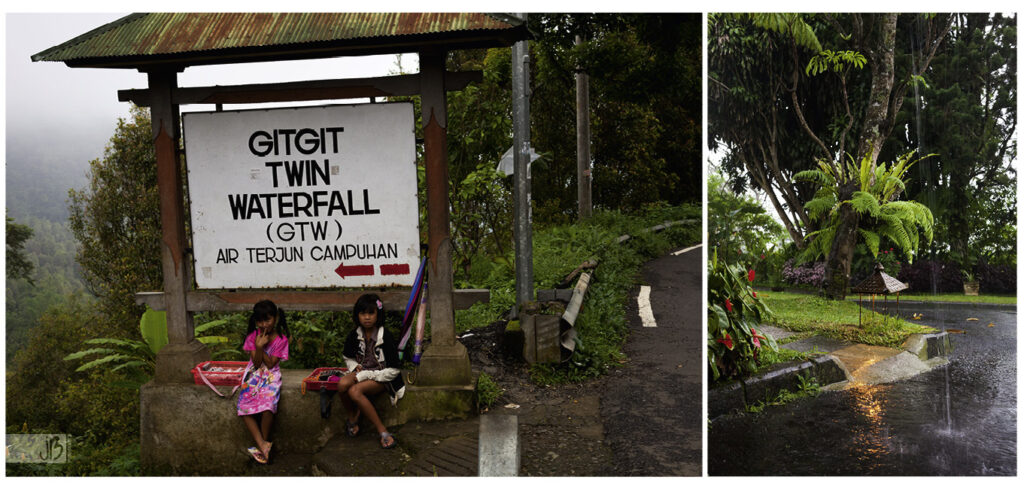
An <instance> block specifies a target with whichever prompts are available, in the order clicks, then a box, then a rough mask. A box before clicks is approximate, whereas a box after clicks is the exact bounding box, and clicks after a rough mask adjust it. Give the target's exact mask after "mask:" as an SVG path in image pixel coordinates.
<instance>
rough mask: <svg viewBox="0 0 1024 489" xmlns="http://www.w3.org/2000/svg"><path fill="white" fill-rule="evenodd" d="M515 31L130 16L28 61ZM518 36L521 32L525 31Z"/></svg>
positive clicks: (350, 19) (348, 20) (488, 18)
mask: <svg viewBox="0 0 1024 489" xmlns="http://www.w3.org/2000/svg"><path fill="white" fill-rule="evenodd" d="M499 19H501V20H499ZM520 24H521V22H517V20H516V19H514V18H511V17H508V16H501V15H488V14H481V13H351V12H348V13H217V12H214V13H145V14H131V15H128V16H125V17H123V18H121V19H118V20H116V21H114V22H111V23H109V24H107V25H104V26H101V27H99V28H97V29H94V30H92V31H90V32H87V33H85V34H83V35H81V36H78V37H76V38H74V39H71V40H69V41H67V42H64V43H62V44H60V45H57V46H54V47H52V48H50V49H47V50H45V51H43V52H40V53H38V54H36V55H34V56H32V60H33V61H64V62H70V61H76V60H79V61H80V60H89V59H109V58H115V57H130V58H138V59H142V58H147V57H159V56H166V55H183V54H188V53H200V52H209V51H218V50H238V49H250V50H252V49H255V50H257V51H259V50H260V49H261V48H263V49H265V48H282V47H288V46H293V47H294V46H296V45H299V46H301V45H303V44H319V45H323V44H324V43H327V44H330V43H337V42H347V44H348V45H352V43H351V41H353V40H368V41H372V42H373V43H374V44H377V45H380V44H381V43H382V42H383V43H385V44H386V43H387V41H388V40H389V39H391V40H394V39H396V38H402V37H403V36H419V37H424V36H426V37H431V36H434V37H437V36H444V38H446V39H458V38H459V37H460V36H462V37H467V36H473V35H479V34H480V33H484V32H486V31H507V30H511V29H517V28H519V27H521V26H520ZM517 30H522V32H525V29H517ZM518 37H520V38H525V37H526V35H525V34H520V35H519V36H518ZM229 52H230V51H229ZM178 57H179V58H180V57H181V56H178Z"/></svg>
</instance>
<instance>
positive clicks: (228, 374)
mask: <svg viewBox="0 0 1024 489" xmlns="http://www.w3.org/2000/svg"><path fill="white" fill-rule="evenodd" d="M248 364H249V362H214V361H209V362H201V363H200V364H199V365H196V366H195V367H194V368H193V369H192V378H193V379H195V382H196V384H205V382H203V379H202V378H200V377H199V371H200V370H201V371H202V372H203V375H204V376H205V377H206V380H209V381H210V383H211V384H213V385H238V384H240V383H241V382H242V374H243V373H245V366H246V365H248Z"/></svg>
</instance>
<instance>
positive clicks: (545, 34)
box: [530, 14, 701, 221]
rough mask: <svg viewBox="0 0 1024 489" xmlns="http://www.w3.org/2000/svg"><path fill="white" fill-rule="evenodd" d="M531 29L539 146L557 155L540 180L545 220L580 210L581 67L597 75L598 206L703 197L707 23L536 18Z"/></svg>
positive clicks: (676, 17) (651, 17) (593, 83)
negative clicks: (703, 37)
mask: <svg viewBox="0 0 1024 489" xmlns="http://www.w3.org/2000/svg"><path fill="white" fill-rule="evenodd" d="M530 24H531V28H532V29H533V30H534V31H535V32H537V33H538V39H537V40H536V41H535V42H532V43H531V44H532V48H531V49H532V58H531V59H532V64H533V70H532V72H533V74H532V95H531V105H532V107H533V110H532V111H531V122H532V139H533V146H534V148H536V149H537V150H538V151H540V152H542V153H545V154H547V155H549V158H547V159H546V161H544V162H543V163H542V164H539V165H535V167H534V169H533V174H532V176H533V183H532V187H533V195H534V200H535V202H537V209H536V215H537V219H538V220H541V221H552V220H568V219H570V218H571V217H573V216H574V215H575V213H576V211H577V208H576V202H575V200H576V191H575V189H576V173H577V172H576V139H575V134H576V107H575V96H574V93H575V71H576V67H577V66H580V67H582V68H583V69H585V70H586V71H587V73H588V74H589V75H590V98H591V114H592V116H591V134H592V153H591V154H592V158H593V160H594V164H593V202H594V206H595V207H597V208H600V207H604V208H621V209H627V210H628V209H636V208H639V207H641V206H643V205H644V204H647V203H650V202H656V201H659V200H660V201H667V202H669V203H673V204H677V203H681V202H686V201H695V200H696V199H698V198H699V196H700V195H701V186H700V180H701V179H700V164H699V161H700V151H699V148H700V145H699V140H700V110H701V109H700V99H701V93H700V64H701V58H700V56H701V49H700V40H699V38H700V16H698V15H692V14H665V15H662V14H635V15H634V14H537V15H531V16H530ZM577 34H581V35H582V37H583V39H585V41H584V42H583V43H581V44H579V45H576V44H575V36H576V35H577Z"/></svg>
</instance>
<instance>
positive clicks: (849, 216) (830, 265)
mask: <svg viewBox="0 0 1024 489" xmlns="http://www.w3.org/2000/svg"><path fill="white" fill-rule="evenodd" d="M856 190H858V186H857V183H856V182H855V181H850V182H848V183H846V184H844V185H842V186H840V187H839V199H840V200H841V201H842V200H849V199H850V197H852V196H853V192H855V191H856ZM859 225H860V214H857V212H856V211H855V210H853V206H851V205H850V204H842V205H841V206H840V207H839V227H838V228H837V229H836V235H835V236H834V237H833V238H832V248H831V249H830V250H829V252H828V259H827V261H826V262H825V283H824V285H823V292H824V294H825V297H827V298H829V299H835V300H843V299H845V298H846V288H847V287H848V286H849V285H850V265H851V264H852V263H853V250H854V248H855V247H856V246H857V227H858V226H859Z"/></svg>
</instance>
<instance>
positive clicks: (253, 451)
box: [246, 447, 267, 464]
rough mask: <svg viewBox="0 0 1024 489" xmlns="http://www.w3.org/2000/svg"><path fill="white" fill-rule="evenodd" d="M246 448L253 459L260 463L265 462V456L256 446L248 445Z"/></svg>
mask: <svg viewBox="0 0 1024 489" xmlns="http://www.w3.org/2000/svg"><path fill="white" fill-rule="evenodd" d="M246 450H247V451H248V452H249V455H251V456H252V458H253V460H255V461H257V462H259V463H260V464H266V463H267V457H264V456H263V452H261V451H260V449H259V448H258V447H249V448H247V449H246Z"/></svg>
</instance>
